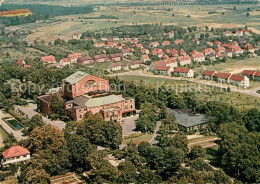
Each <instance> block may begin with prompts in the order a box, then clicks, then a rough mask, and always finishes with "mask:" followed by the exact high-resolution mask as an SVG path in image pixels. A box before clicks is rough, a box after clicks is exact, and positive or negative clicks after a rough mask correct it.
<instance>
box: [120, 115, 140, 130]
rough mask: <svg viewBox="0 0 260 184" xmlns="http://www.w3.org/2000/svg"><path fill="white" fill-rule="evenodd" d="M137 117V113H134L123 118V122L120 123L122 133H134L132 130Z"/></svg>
mask: <svg viewBox="0 0 260 184" xmlns="http://www.w3.org/2000/svg"><path fill="white" fill-rule="evenodd" d="M138 118H139V114H136V115H135V116H133V117H128V118H124V119H123V120H124V122H123V123H121V126H122V132H123V135H129V134H133V133H135V131H134V129H135V128H136V126H135V121H136V120H137V119H138Z"/></svg>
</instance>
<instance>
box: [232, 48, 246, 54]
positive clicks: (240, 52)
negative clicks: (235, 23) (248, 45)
mask: <svg viewBox="0 0 260 184" xmlns="http://www.w3.org/2000/svg"><path fill="white" fill-rule="evenodd" d="M243 53H244V49H241V47H239V46H237V47H236V48H234V49H232V54H233V55H235V56H239V55H240V54H243Z"/></svg>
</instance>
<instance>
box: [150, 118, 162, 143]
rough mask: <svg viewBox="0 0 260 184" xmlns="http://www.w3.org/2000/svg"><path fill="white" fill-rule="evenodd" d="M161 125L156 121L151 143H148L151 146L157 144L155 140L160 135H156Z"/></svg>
mask: <svg viewBox="0 0 260 184" xmlns="http://www.w3.org/2000/svg"><path fill="white" fill-rule="evenodd" d="M161 124H162V123H161V122H160V121H157V123H156V128H155V132H154V135H153V138H152V139H151V141H150V142H149V143H150V144H151V145H154V144H157V143H158V141H157V140H156V137H157V136H158V135H160V134H158V131H159V130H160V127H161Z"/></svg>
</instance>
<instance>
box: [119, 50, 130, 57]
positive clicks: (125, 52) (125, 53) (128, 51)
mask: <svg viewBox="0 0 260 184" xmlns="http://www.w3.org/2000/svg"><path fill="white" fill-rule="evenodd" d="M121 52H122V54H123V56H124V57H125V56H130V55H133V53H132V52H131V51H130V49H129V48H127V49H122V50H121Z"/></svg>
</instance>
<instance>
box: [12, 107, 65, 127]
mask: <svg viewBox="0 0 260 184" xmlns="http://www.w3.org/2000/svg"><path fill="white" fill-rule="evenodd" d="M18 109H19V110H20V111H22V112H23V113H24V114H26V115H27V117H28V118H29V119H31V118H32V117H33V116H34V115H37V114H39V115H41V114H40V113H38V112H36V109H37V106H36V104H31V103H30V104H28V105H27V106H15V110H16V111H17V110H18ZM42 120H43V122H44V123H46V124H49V125H52V126H54V127H56V128H58V129H60V130H63V129H64V128H65V126H66V123H65V122H63V121H52V120H50V119H48V118H46V117H44V116H42Z"/></svg>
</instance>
